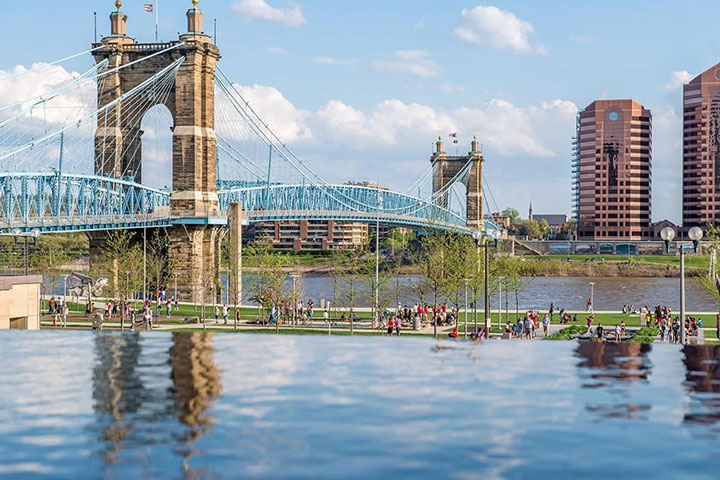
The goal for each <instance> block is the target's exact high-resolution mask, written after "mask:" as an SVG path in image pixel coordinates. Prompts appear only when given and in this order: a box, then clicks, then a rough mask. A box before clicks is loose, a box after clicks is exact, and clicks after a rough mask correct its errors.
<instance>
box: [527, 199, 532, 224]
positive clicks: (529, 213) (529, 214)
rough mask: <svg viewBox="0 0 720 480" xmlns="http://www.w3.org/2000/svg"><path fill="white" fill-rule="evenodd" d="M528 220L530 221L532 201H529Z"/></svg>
mask: <svg viewBox="0 0 720 480" xmlns="http://www.w3.org/2000/svg"><path fill="white" fill-rule="evenodd" d="M528 220H532V200H530V211H529V212H528Z"/></svg>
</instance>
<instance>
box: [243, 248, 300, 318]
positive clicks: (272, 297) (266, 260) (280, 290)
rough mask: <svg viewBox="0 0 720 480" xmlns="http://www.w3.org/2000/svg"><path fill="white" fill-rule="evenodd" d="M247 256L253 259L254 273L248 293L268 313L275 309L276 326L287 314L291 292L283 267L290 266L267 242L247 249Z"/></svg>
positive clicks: (291, 297) (285, 256) (284, 256)
mask: <svg viewBox="0 0 720 480" xmlns="http://www.w3.org/2000/svg"><path fill="white" fill-rule="evenodd" d="M247 253H248V256H249V257H251V258H252V259H253V264H255V265H256V271H255V272H254V274H253V276H252V277H251V278H250V282H249V283H250V291H251V292H252V299H253V300H255V301H256V302H258V305H260V306H261V307H262V308H264V309H266V310H267V311H268V313H269V312H270V310H271V309H272V308H273V307H275V310H276V314H277V318H276V321H277V322H278V323H276V331H277V328H278V327H277V325H278V324H279V319H280V317H281V316H282V315H283V314H285V315H286V314H287V312H288V311H289V308H286V307H288V306H289V302H290V300H292V299H293V292H291V291H290V290H291V289H290V287H289V286H288V284H287V275H286V273H285V270H284V269H285V267H286V266H288V265H289V264H290V262H289V260H288V257H287V255H278V254H276V253H275V252H273V250H272V244H271V243H270V242H269V241H267V240H265V241H264V240H262V239H261V240H260V241H258V242H256V244H255V245H253V246H252V247H249V248H248V249H247Z"/></svg>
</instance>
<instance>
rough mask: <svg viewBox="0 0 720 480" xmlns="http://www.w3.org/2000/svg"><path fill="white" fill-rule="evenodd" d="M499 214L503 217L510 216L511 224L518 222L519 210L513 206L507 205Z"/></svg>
mask: <svg viewBox="0 0 720 480" xmlns="http://www.w3.org/2000/svg"><path fill="white" fill-rule="evenodd" d="M500 215H502V216H503V217H510V224H511V225H516V224H517V223H519V222H520V212H518V211H517V210H515V209H514V208H511V207H508V208H506V209H505V210H503V211H502V212H500Z"/></svg>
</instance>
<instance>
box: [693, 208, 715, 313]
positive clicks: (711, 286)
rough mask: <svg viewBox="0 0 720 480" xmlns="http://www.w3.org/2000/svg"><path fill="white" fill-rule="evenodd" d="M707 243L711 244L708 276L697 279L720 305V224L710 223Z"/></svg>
mask: <svg viewBox="0 0 720 480" xmlns="http://www.w3.org/2000/svg"><path fill="white" fill-rule="evenodd" d="M705 241H706V243H709V244H710V263H709V265H708V271H707V274H706V275H702V276H700V277H697V282H698V283H699V284H700V286H701V287H702V288H703V289H704V290H705V291H706V292H708V293H709V294H710V295H712V296H713V298H715V300H716V301H717V302H718V303H719V304H720V290H719V289H718V284H717V281H718V267H717V257H718V254H720V224H715V223H712V222H710V223H708V225H707V229H706V230H705Z"/></svg>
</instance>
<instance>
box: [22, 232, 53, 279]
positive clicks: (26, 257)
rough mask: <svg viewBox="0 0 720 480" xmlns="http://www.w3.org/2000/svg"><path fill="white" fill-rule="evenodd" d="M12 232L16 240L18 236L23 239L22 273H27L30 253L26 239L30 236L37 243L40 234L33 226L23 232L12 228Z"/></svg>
mask: <svg viewBox="0 0 720 480" xmlns="http://www.w3.org/2000/svg"><path fill="white" fill-rule="evenodd" d="M12 234H13V236H14V237H15V239H16V240H17V239H18V238H22V239H23V272H24V275H28V273H29V271H30V253H29V251H28V239H30V238H32V239H33V243H37V239H38V237H39V236H40V230H39V229H37V228H33V229H32V230H30V231H29V232H23V231H22V230H20V229H19V228H13V230H12ZM53 288H54V286H53Z"/></svg>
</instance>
